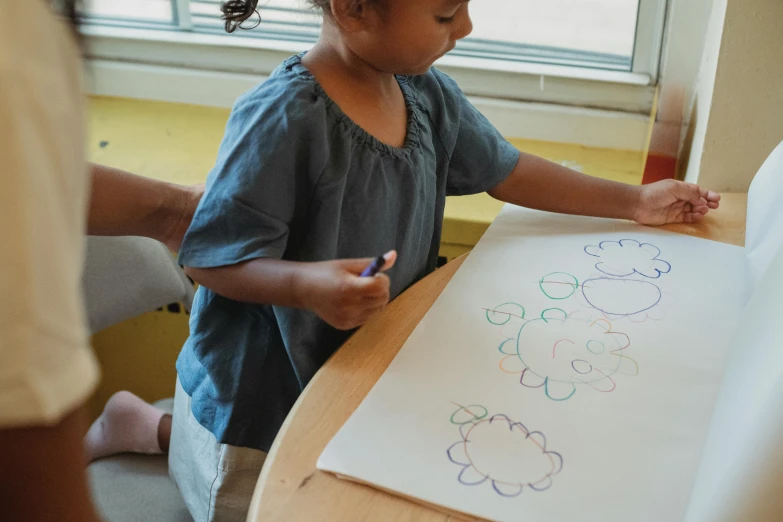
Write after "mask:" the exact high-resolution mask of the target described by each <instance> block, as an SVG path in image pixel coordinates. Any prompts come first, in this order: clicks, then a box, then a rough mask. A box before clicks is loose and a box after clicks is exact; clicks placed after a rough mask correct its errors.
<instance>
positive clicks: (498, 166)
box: [428, 68, 519, 196]
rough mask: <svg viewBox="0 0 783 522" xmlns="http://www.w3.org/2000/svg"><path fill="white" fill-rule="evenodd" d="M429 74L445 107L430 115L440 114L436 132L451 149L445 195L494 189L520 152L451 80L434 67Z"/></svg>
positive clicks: (505, 175) (459, 194)
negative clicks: (440, 93)
mask: <svg viewBox="0 0 783 522" xmlns="http://www.w3.org/2000/svg"><path fill="white" fill-rule="evenodd" d="M428 74H432V75H433V76H434V78H435V80H436V81H437V83H438V85H439V87H440V89H442V103H443V104H444V107H443V108H439V109H438V110H437V111H433V112H439V113H440V116H439V118H438V119H439V120H440V121H439V122H438V124H439V126H441V129H440V130H439V131H440V132H441V135H442V136H443V135H444V134H445V135H446V137H445V138H443V140H444V141H445V142H446V144H447V146H448V147H449V148H450V149H451V150H450V152H451V159H450V161H449V173H448V179H447V181H446V195H448V196H463V195H466V194H477V193H479V192H486V191H487V190H490V189H491V188H493V187H495V186H497V185H498V184H499V183H501V182H502V181H503V180H505V179H506V178H507V177H508V175H509V174H511V171H512V170H514V167H515V166H516V164H517V162H518V161H519V150H517V149H516V147H514V146H513V145H512V144H511V143H509V142H508V140H506V139H505V138H504V137H503V136H502V135H501V134H500V132H498V130H497V129H496V128H495V127H494V126H493V125H492V124H491V123H490V122H489V120H487V118H486V117H484V115H483V114H481V113H480V112H479V111H478V109H476V108H475V107H474V106H473V104H472V103H470V101H468V99H467V97H466V96H465V94H464V93H463V92H462V91H461V90H460V88H459V87H458V86H457V83H456V82H455V81H454V80H453V79H451V78H450V77H449V76H447V75H446V74H444V73H442V72H440V71H438V70H437V69H435V68H432V69H431V71H430V73H428ZM439 98H440V97H439ZM444 127H445V128H444Z"/></svg>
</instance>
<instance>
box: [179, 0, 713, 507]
mask: <svg viewBox="0 0 783 522" xmlns="http://www.w3.org/2000/svg"><path fill="white" fill-rule="evenodd" d="M256 3H257V2H256V0H247V1H243V0H233V1H231V2H229V4H228V5H226V6H224V11H225V12H226V14H227V18H228V22H227V23H228V25H229V29H230V30H232V29H234V28H235V26H236V24H238V23H241V21H243V20H245V19H247V18H248V17H249V15H251V14H252V13H253V12H254V8H255V4H256ZM312 3H313V4H315V6H317V7H319V8H321V9H322V10H323V12H324V24H323V30H322V34H321V38H320V40H319V41H318V43H317V44H316V45H315V47H313V49H312V50H311V51H309V52H308V53H306V54H303V55H299V56H294V57H292V58H290V59H288V60H286V61H285V62H284V63H283V64H282V65H281V66H280V67H279V68H278V69H277V70H276V71H275V72H274V73H273V74H272V76H271V77H270V78H269V79H268V80H267V81H265V82H264V83H263V84H261V85H259V86H258V87H256V88H254V89H253V90H251V91H250V92H248V93H246V94H245V95H243V96H242V97H241V98H240V99H239V100H238V101H237V102H236V104H235V106H234V109H233V112H232V114H231V117H230V119H229V121H228V125H227V128H226V133H225V137H224V139H223V143H222V145H221V147H220V152H219V154H218V158H217V163H216V166H215V168H214V170H213V171H212V173H211V174H210V176H209V179H208V182H207V189H206V193H205V195H204V197H203V199H202V201H201V203H200V205H199V207H198V209H197V211H196V214H195V216H194V219H193V223H192V225H191V227H190V228H189V230H188V232H187V234H186V235H185V238H184V241H183V244H182V249H181V251H180V262H181V264H183V265H185V266H186V267H187V270H188V273H189V274H190V275H191V277H193V278H194V279H195V280H196V281H197V282H199V283H200V284H201V288H200V289H199V291H198V294H197V296H196V300H195V303H194V308H193V312H192V317H191V335H190V338H189V339H188V340H187V342H186V343H185V345H184V347H183V349H182V352H181V354H180V356H179V360H178V361H177V371H178V376H179V379H178V385H177V392H176V397H175V406H174V420H173V427H172V440H171V448H170V468H171V472H172V475H173V476H174V478H175V479H176V481H177V483H178V484H179V487H180V490H181V491H182V493H183V495H184V497H185V499H186V502H187V504H188V506H189V509H190V510H191V514H192V515H193V517H194V519H195V520H197V521H200V520H207V519H209V520H212V519H215V520H243V519H244V517H245V514H246V511H247V507H248V504H249V501H250V497H251V494H252V491H253V488H254V486H255V483H256V480H257V477H258V474H259V470H260V468H261V465H262V464H263V461H264V458H265V455H266V454H265V452H266V451H268V450H269V447H270V445H271V444H272V441H273V440H274V438H275V435H276V433H277V431H278V429H279V428H280V426H281V424H282V423H283V420H284V419H285V417H286V414H287V413H288V411H289V410H290V408H291V407H292V405H293V404H294V401H296V399H297V397H298V395H299V393H300V392H301V391H302V389H303V388H304V386H306V385H307V383H308V381H309V380H310V379H311V378H312V376H313V374H314V373H315V372H316V371H317V370H318V369H319V368H320V367H321V365H322V364H323V363H324V362H325V361H326V360H327V358H328V357H329V356H330V355H331V354H332V353H334V351H335V350H336V349H337V348H338V347H339V346H340V345H341V344H342V343H343V342H344V341H345V340H346V339H347V338H348V336H349V335H350V330H351V329H353V328H355V327H357V326H360V325H361V324H363V323H365V322H366V321H367V320H369V319H370V318H371V317H373V316H375V315H376V314H378V313H379V312H381V311H382V310H383V308H384V306H385V305H386V304H387V302H388V301H389V299H390V298H392V299H393V298H394V297H396V296H397V295H399V294H400V292H402V291H403V290H405V289H406V288H407V287H409V286H410V285H411V284H413V283H414V282H416V281H417V280H419V279H420V278H422V277H423V276H425V275H426V274H427V273H429V272H430V271H432V270H433V269H434V268H435V262H436V257H437V253H438V245H439V241H440V234H441V224H442V218H443V209H444V204H445V200H446V196H448V195H462V194H472V193H478V192H484V191H487V192H489V194H490V195H492V196H493V197H495V198H497V199H499V200H502V201H506V202H510V203H514V204H517V205H523V206H526V207H531V208H536V209H543V210H549V211H554V212H563V213H569V214H582V215H590V216H604V217H613V218H623V219H635V220H636V221H638V222H640V223H646V224H662V223H667V222H682V221H685V222H692V221H697V220H698V219H700V218H701V217H702V216H703V215H704V214H706V213H707V212H708V209H710V208H717V206H718V199H719V197H718V195H717V194H715V193H713V192H708V191H705V190H700V189H699V188H698V187H696V186H695V185H689V184H685V183H680V182H676V181H667V182H662V183H659V184H655V185H649V186H644V187H637V186H629V185H623V184H619V183H614V182H610V181H604V180H600V179H597V178H593V177H589V176H586V175H582V174H579V173H577V172H574V171H571V170H569V169H567V168H565V167H562V166H559V165H557V164H554V163H551V162H548V161H546V160H543V159H540V158H537V157H533V156H530V155H527V154H524V153H522V154H520V153H519V151H517V150H516V149H515V148H514V147H513V146H511V145H510V144H509V143H508V142H507V141H506V140H505V139H503V137H502V136H501V135H500V134H499V133H498V131H497V130H495V129H494V128H493V127H492V125H491V124H490V123H489V122H488V121H487V120H486V119H485V118H484V117H483V116H482V115H481V114H480V113H479V112H478V111H477V110H476V109H475V108H474V107H472V106H471V104H470V103H469V102H468V101H467V99H466V98H465V96H464V95H463V94H462V92H461V91H460V90H459V88H458V87H457V85H456V84H455V83H454V81H453V80H452V79H451V78H449V77H448V76H446V75H445V74H443V73H441V72H439V71H437V70H435V69H433V68H431V66H432V64H433V63H434V62H435V60H437V59H438V58H440V57H441V56H443V55H444V54H445V53H446V52H448V51H449V50H451V49H452V48H453V47H454V45H455V43H456V42H457V41H458V40H459V39H461V38H464V37H465V36H467V35H468V34H469V33H470V32H471V28H472V25H471V20H470V17H469V15H468V2H467V0H312ZM383 252H387V254H386V265H385V267H384V270H385V274H380V275H378V276H376V277H360V274H361V272H362V271H363V270H364V269H365V268H366V267H367V265H368V264H369V263H370V262H371V261H372V258H371V257H372V256H377V255H379V254H381V253H383ZM397 256H398V257H397ZM395 261H396V264H395ZM368 349H372V347H368Z"/></svg>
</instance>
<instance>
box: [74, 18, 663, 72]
mask: <svg viewBox="0 0 783 522" xmlns="http://www.w3.org/2000/svg"><path fill="white" fill-rule="evenodd" d="M81 32H82V34H83V35H84V36H86V37H87V39H88V41H97V40H98V39H99V38H111V39H116V40H127V41H145V42H157V43H160V44H165V43H168V44H190V45H195V46H210V47H212V48H214V49H223V50H225V51H229V50H230V49H253V50H258V51H275V52H285V53H288V54H295V53H298V52H302V51H303V50H306V49H309V48H310V47H311V45H310V44H304V43H301V42H290V41H284V40H272V39H266V38H255V37H242V36H236V35H232V36H230V37H229V36H223V35H215V34H205V33H192V32H186V31H171V30H155V29H138V28H130V27H111V26H102V25H85V26H83V27H82V28H81ZM435 65H436V66H437V67H439V68H457V69H470V70H474V71H482V72H489V73H492V72H494V73H511V74H519V75H527V76H536V77H541V76H543V77H545V78H546V77H553V78H571V79H574V80H587V81H594V82H601V83H615V84H625V85H637V86H649V85H650V83H651V78H650V75H649V74H642V73H633V72H623V71H610V70H605V69H591V68H585V67H571V66H565V65H549V64H541V63H531V62H517V61H509V60H491V59H484V58H471V57H465V56H456V55H446V56H444V57H443V58H441V59H440V60H438V61H437V62H436V64H435ZM265 72H266V73H267V74H268V73H270V72H272V71H271V70H270V71H265Z"/></svg>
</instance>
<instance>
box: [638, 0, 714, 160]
mask: <svg viewBox="0 0 783 522" xmlns="http://www.w3.org/2000/svg"><path fill="white" fill-rule="evenodd" d="M712 4H713V0H670V1H669V11H668V13H667V17H666V18H667V20H666V32H665V40H664V48H663V49H664V50H663V55H662V57H661V72H660V84H661V91H660V101H659V105H658V114H657V118H656V128H655V132H654V133H653V136H652V143H651V144H650V152H652V153H658V154H661V155H667V156H672V157H677V156H678V154H679V152H680V148H681V144H682V141H683V138H684V136H685V134H686V131H687V128H688V124H689V122H690V115H691V107H692V106H693V102H694V100H695V97H696V90H697V88H698V79H699V73H700V71H701V63H702V56H703V54H704V45H705V38H706V34H707V30H708V28H709V26H710V23H709V22H710V14H711V12H712Z"/></svg>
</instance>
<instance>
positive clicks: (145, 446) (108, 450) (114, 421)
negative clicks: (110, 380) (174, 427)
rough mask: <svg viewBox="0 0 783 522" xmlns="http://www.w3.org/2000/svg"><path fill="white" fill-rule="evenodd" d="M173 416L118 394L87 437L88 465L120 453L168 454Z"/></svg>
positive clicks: (106, 407) (128, 394) (132, 395)
mask: <svg viewBox="0 0 783 522" xmlns="http://www.w3.org/2000/svg"><path fill="white" fill-rule="evenodd" d="M170 433H171V415H169V414H167V413H166V412H165V411H163V410H161V409H158V408H156V407H155V406H153V405H151V404H148V403H146V402H144V401H143V400H142V399H140V398H139V397H137V396H136V395H134V394H132V393H131V392H127V391H121V392H117V393H115V394H114V395H112V397H111V398H110V399H109V401H108V402H107V403H106V406H105V407H104V409H103V413H102V414H101V416H100V417H98V419H97V420H96V421H95V422H94V423H93V424H92V426H90V430H89V431H88V432H87V436H86V437H85V438H84V445H85V453H86V456H87V462H92V461H93V460H96V459H100V458H103V457H108V456H110V455H116V454H118V453H147V454H155V453H165V452H167V451H168V446H169V444H168V443H169V437H170Z"/></svg>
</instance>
